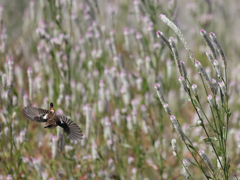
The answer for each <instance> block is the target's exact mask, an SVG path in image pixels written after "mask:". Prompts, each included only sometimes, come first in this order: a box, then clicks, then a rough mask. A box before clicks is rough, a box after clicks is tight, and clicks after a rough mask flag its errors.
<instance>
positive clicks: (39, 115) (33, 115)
mask: <svg viewBox="0 0 240 180" xmlns="http://www.w3.org/2000/svg"><path fill="white" fill-rule="evenodd" d="M22 113H23V115H24V116H25V117H26V118H27V119H30V120H32V121H36V122H45V127H44V128H49V129H53V128H55V127H57V126H60V127H62V128H63V129H64V132H65V133H66V134H67V137H68V138H69V139H70V140H71V141H80V140H81V139H82V130H81V129H80V128H79V126H78V125H77V124H75V123H73V122H72V121H71V120H70V119H68V118H67V117H65V116H62V115H59V114H55V113H54V109H53V103H50V110H45V109H41V108H36V107H32V106H27V107H24V108H23V110H22Z"/></svg>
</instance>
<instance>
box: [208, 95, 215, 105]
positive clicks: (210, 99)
mask: <svg viewBox="0 0 240 180" xmlns="http://www.w3.org/2000/svg"><path fill="white" fill-rule="evenodd" d="M207 99H208V102H209V104H210V106H211V107H213V106H214V101H213V98H212V96H211V95H208V96H207Z"/></svg>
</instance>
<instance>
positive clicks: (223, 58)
mask: <svg viewBox="0 0 240 180" xmlns="http://www.w3.org/2000/svg"><path fill="white" fill-rule="evenodd" d="M209 36H210V38H211V39H212V41H213V42H214V44H215V46H216V48H217V50H218V52H219V54H220V56H221V58H222V60H223V63H224V67H225V68H226V67H227V60H226V56H225V54H224V52H223V50H222V47H221V45H220V44H219V42H218V40H217V37H216V35H215V34H214V33H212V32H210V33H209Z"/></svg>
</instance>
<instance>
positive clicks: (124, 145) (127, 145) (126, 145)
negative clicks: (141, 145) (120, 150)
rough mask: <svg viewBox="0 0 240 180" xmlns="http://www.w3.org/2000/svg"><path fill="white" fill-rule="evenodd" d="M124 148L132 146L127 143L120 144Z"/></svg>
mask: <svg viewBox="0 0 240 180" xmlns="http://www.w3.org/2000/svg"><path fill="white" fill-rule="evenodd" d="M121 145H122V146H123V147H125V148H129V149H133V147H132V146H131V145H129V144H121Z"/></svg>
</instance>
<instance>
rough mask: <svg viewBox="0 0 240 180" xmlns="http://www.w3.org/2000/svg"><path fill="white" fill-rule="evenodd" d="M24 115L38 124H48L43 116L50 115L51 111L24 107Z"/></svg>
mask: <svg viewBox="0 0 240 180" xmlns="http://www.w3.org/2000/svg"><path fill="white" fill-rule="evenodd" d="M22 113H23V115H24V116H25V117H26V118H28V119H30V120H32V121H36V122H46V121H47V119H43V116H45V115H46V114H48V113H49V110H45V109H41V108H36V107H32V106H27V107H24V108H23V110H22Z"/></svg>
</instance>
